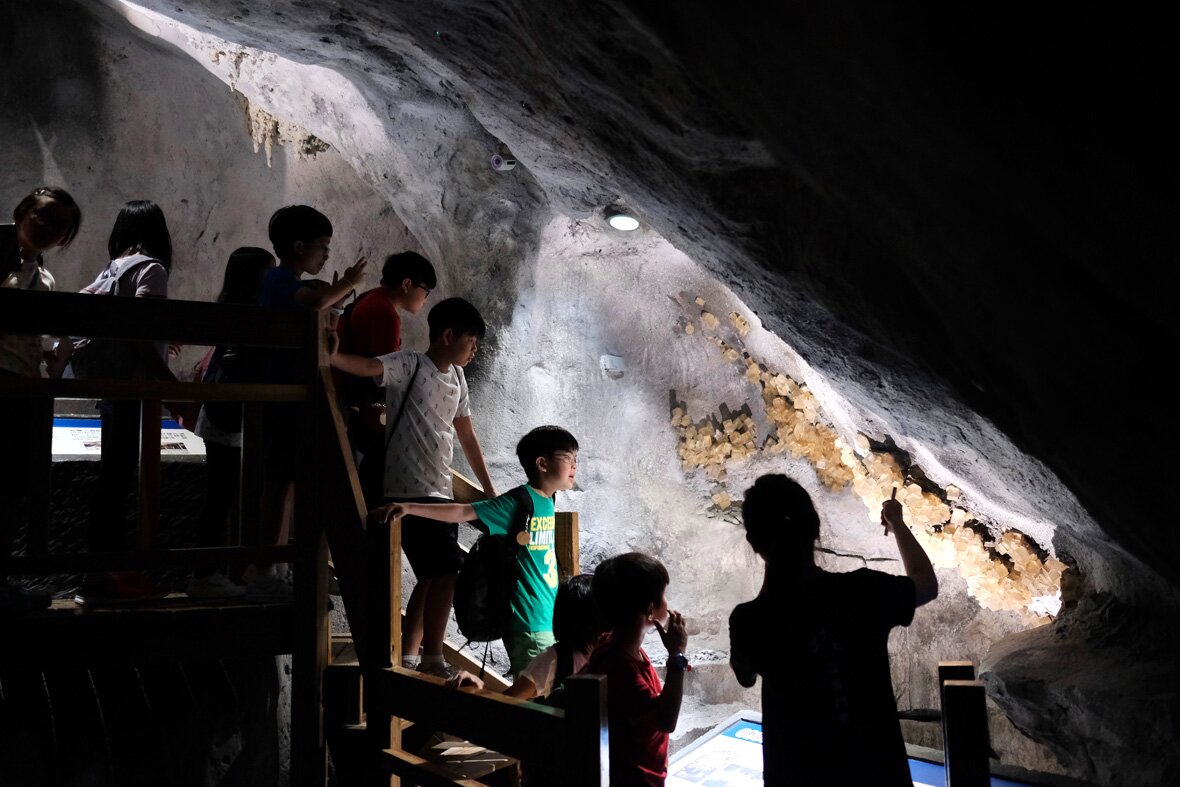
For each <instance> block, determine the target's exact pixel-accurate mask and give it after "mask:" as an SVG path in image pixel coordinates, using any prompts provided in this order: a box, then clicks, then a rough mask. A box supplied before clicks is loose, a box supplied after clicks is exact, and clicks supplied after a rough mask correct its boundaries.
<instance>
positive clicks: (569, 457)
mask: <svg viewBox="0 0 1180 787" xmlns="http://www.w3.org/2000/svg"><path fill="white" fill-rule="evenodd" d="M553 458H554V459H561V460H562V461H565V462H569V463H570V464H571V465H573V466H574V467H577V466H578V455H577V454H572V453H570V452H569V451H558V452H557V453H555V454H553Z"/></svg>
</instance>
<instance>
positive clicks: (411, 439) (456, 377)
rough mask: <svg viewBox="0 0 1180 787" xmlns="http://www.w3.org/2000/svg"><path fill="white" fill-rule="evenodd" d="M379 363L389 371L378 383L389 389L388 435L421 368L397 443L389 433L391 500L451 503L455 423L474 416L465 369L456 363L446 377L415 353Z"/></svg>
mask: <svg viewBox="0 0 1180 787" xmlns="http://www.w3.org/2000/svg"><path fill="white" fill-rule="evenodd" d="M377 360H379V361H381V365H382V366H384V367H385V372H384V374H383V375H382V376H381V377H379V378H374V379H375V381H376V383H377V384H378V385H381V386H384V387H385V406H386V410H385V412H386V418H387V419H388V422H387V423H386V427H385V428H386V430H389V429H392V428H393V426H394V423H393V421H394V419H395V418H396V417H397V411H398V409H399V408H400V407H401V404H402V397H403V396H404V395H405V393H406V386H407V385H408V384H409V382H410V378H411V377H412V376H413V374H414V367H415V365H417V366H418V376H417V378H416V379H415V380H414V387H413V390H411V391H410V398H409V401H407V402H406V409H405V412H404V413H402V418H401V421H400V422H399V423H398V424H397V431H396V433H395V434H393V435H392V439H390V435H389V433H388V431H387V433H386V435H385V438H386V440H387V441H388V442H389V452H388V453H387V454H386V456H385V496H386V497H396V498H410V497H441V498H446V499H450V498H451V496H452V492H451V460H452V459H453V458H454V451H455V432H454V422H455V419H456V418H466V417H469V416H470V415H471V402H470V401H469V400H468V397H467V380H466V378H464V377H463V370H462V369H461V368H460V367H458V366H455V365H454V364H451V367H450V368H449V369H448V370H447V371H446V372H440V371H439V370H438V367H437V366H435V365H434V361H432V360H430V358H429V357H427V355H426V354H425V353H419V352H412V351H409V350H403V351H401V352H395V353H389V354H388V355H382V356H381V357H379V358H378V359H377Z"/></svg>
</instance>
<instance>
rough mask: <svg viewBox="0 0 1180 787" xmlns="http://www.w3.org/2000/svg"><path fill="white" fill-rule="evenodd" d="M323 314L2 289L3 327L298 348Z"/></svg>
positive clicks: (47, 332)
mask: <svg viewBox="0 0 1180 787" xmlns="http://www.w3.org/2000/svg"><path fill="white" fill-rule="evenodd" d="M318 317H319V315H317V314H316V313H314V312H312V311H310V310H308V309H300V308H295V307H292V308H289V309H280V308H274V307H260V306H240V305H236V304H226V303H200V302H197V301H176V300H165V299H163V298H104V297H95V296H93V295H84V294H81V293H71V292H32V291H29V290H11V289H0V333H24V334H34V335H44V336H94V337H102V338H107V339H130V340H144V341H168V342H180V343H182V344H199V345H203V346H209V347H212V346H216V345H232V346H234V347H269V348H275V349H283V348H286V349H299V348H305V347H307V338H308V329H309V326H311V325H313V324H318Z"/></svg>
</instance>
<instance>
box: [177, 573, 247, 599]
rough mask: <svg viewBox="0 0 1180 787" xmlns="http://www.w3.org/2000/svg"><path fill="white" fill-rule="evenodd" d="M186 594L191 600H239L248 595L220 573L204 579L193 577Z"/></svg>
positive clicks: (239, 586)
mask: <svg viewBox="0 0 1180 787" xmlns="http://www.w3.org/2000/svg"><path fill="white" fill-rule="evenodd" d="M184 592H185V593H187V594H188V596H189V598H238V597H240V596H244V595H246V588H245V587H243V586H242V585H236V584H234V583H233V582H231V581H230V580H229V579H228V578H227V577H226V576H225V574H222V573H221V572H220V571H214V572H213V573H212V574H208V575H206V576H203V577H198V576H196V575H193V577H192V578H191V579H189V581H188V585H186V586H185V588H184Z"/></svg>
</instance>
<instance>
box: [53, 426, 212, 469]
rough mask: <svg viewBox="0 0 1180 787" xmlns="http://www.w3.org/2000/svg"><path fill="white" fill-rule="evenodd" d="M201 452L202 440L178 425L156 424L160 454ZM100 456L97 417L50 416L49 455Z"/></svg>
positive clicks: (169, 456) (172, 455)
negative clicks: (51, 423) (51, 422)
mask: <svg viewBox="0 0 1180 787" xmlns="http://www.w3.org/2000/svg"><path fill="white" fill-rule="evenodd" d="M204 455H205V442H204V441H203V440H201V438H199V437H197V436H196V435H195V434H193V433H192V432H190V431H188V430H187V429H183V428H181V426H180V424H178V423H176V422H175V421H172V420H165V421H164V422H163V423H162V424H161V425H160V456H162V457H164V458H167V459H177V458H181V457H200V456H204ZM100 456H102V421H101V420H100V419H98V418H54V419H53V458H54V459H56V460H58V461H61V460H65V459H98V458H99V457H100Z"/></svg>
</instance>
